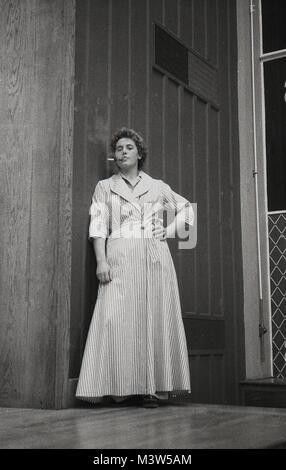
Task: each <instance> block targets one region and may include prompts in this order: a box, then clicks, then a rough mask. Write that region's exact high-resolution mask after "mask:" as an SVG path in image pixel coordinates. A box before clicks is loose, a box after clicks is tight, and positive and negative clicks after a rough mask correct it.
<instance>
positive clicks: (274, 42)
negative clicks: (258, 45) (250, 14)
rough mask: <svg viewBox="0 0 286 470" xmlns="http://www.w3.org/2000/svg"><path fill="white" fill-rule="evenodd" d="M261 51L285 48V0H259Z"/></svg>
mask: <svg viewBox="0 0 286 470" xmlns="http://www.w3.org/2000/svg"><path fill="white" fill-rule="evenodd" d="M261 4H262V30H263V52H264V53H266V52H273V51H278V50H280V49H286V27H285V22H286V0H261Z"/></svg>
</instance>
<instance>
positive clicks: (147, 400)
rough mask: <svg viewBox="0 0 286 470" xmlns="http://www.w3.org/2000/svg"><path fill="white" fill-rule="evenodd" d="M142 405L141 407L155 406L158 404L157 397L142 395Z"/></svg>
mask: <svg viewBox="0 0 286 470" xmlns="http://www.w3.org/2000/svg"><path fill="white" fill-rule="evenodd" d="M142 406H143V408H157V407H158V406H159V399H158V398H157V397H155V395H143V397H142Z"/></svg>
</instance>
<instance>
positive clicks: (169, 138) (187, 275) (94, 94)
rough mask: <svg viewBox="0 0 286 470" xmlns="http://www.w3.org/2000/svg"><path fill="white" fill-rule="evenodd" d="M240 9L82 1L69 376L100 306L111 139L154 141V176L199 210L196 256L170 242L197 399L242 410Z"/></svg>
mask: <svg viewBox="0 0 286 470" xmlns="http://www.w3.org/2000/svg"><path fill="white" fill-rule="evenodd" d="M235 29H236V11H235V1H234V0H233V1H232V0H231V1H227V0H152V1H151V0H129V1H128V0H109V1H106V0H90V1H88V0H84V1H83V0H81V1H78V2H77V28H76V96H75V101H76V113H75V141H74V142H75V145H74V147H75V155H74V187H73V188H74V189H73V194H74V203H73V282H72V285H73V287H72V315H71V358H70V378H71V379H72V378H75V379H76V377H77V376H78V373H79V367H80V361H81V355H82V352H83V347H84V342H85V338H86V333H87V329H88V325H89V322H90V318H91V315H92V311H93V307H94V301H95V298H96V280H95V275H94V270H95V261H94V256H93V253H92V249H91V247H90V246H89V245H88V242H87V227H88V206H89V204H90V198H91V195H92V191H93V189H94V185H95V183H96V182H97V180H98V179H101V178H105V177H107V176H108V175H109V174H110V173H111V172H112V167H111V163H110V162H109V161H108V160H107V156H108V153H109V148H108V142H109V139H110V136H111V134H112V133H113V132H114V131H115V130H116V129H117V128H119V127H121V126H123V125H126V126H131V127H133V128H135V129H137V130H138V131H139V132H140V133H142V134H143V135H144V137H145V139H146V142H147V145H148V148H149V157H148V160H147V163H146V171H147V172H148V173H149V174H150V175H151V176H153V177H155V178H162V179H163V180H164V181H166V182H167V183H168V184H170V186H171V187H172V188H173V189H174V190H175V191H176V192H178V193H180V194H182V195H184V196H185V197H186V198H188V199H189V200H190V201H192V202H196V203H197V207H198V241H197V246H196V248H195V249H193V250H178V248H177V243H176V242H172V243H171V250H172V254H173V259H174V262H175V265H176V269H177V274H178V280H179V286H180V294H181V302H182V311H183V318H184V324H185V330H186V336H187V340H188V348H189V354H190V368H191V381H192V390H193V393H192V395H191V400H193V401H196V402H201V403H203V402H204V403H235V402H237V396H238V381H239V378H240V377H241V378H242V377H243V360H242V358H243V338H242V335H241V334H240V332H241V331H242V316H243V310H242V300H243V299H242V284H241V246H240V215H239V214H240V205H239V161H238V143H237V112H236V104H235V103H236V67H237V64H236V42H235Z"/></svg>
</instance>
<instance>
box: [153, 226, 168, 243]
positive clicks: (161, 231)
mask: <svg viewBox="0 0 286 470" xmlns="http://www.w3.org/2000/svg"><path fill="white" fill-rule="evenodd" d="M152 235H153V237H154V238H159V240H162V241H163V240H166V237H167V230H166V229H165V227H164V226H163V225H162V224H160V223H159V222H155V223H154V224H152Z"/></svg>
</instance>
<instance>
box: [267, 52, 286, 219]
mask: <svg viewBox="0 0 286 470" xmlns="http://www.w3.org/2000/svg"><path fill="white" fill-rule="evenodd" d="M264 85H265V115H266V153H267V190H268V210H269V211H278V210H285V209H286V132H285V129H286V101H285V94H286V58H283V59H279V60H273V61H269V62H265V63H264Z"/></svg>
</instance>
